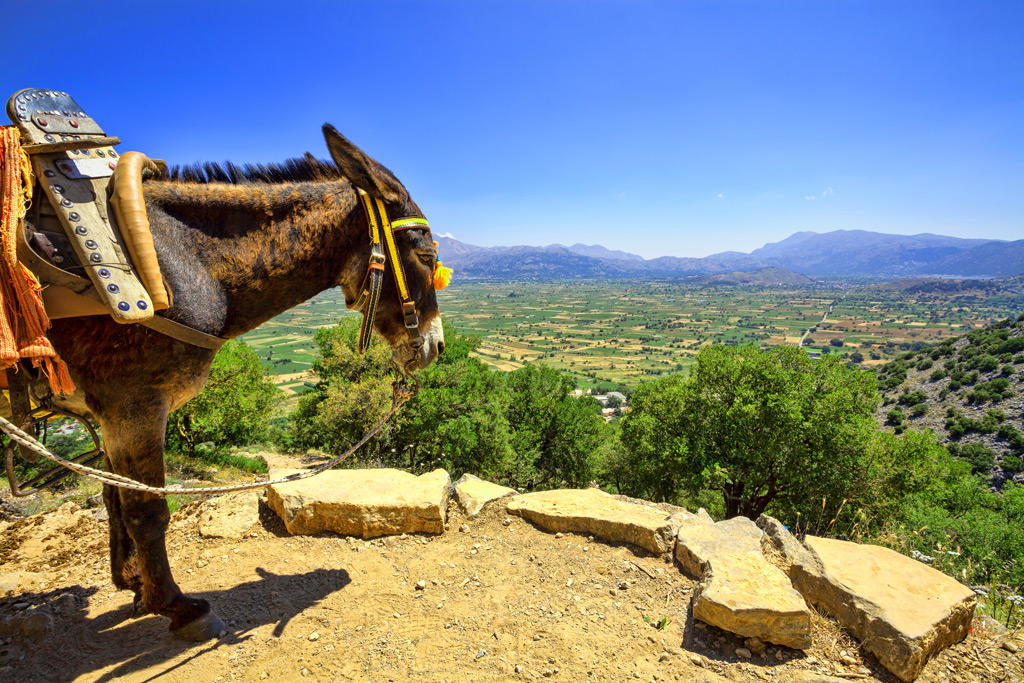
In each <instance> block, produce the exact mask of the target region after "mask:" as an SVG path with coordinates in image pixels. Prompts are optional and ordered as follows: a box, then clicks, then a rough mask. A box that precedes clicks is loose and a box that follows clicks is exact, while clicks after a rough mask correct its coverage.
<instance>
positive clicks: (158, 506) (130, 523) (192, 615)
mask: <svg viewBox="0 0 1024 683" xmlns="http://www.w3.org/2000/svg"><path fill="white" fill-rule="evenodd" d="M121 502H122V506H123V510H124V520H125V524H126V526H127V527H128V532H129V533H130V534H131V536H132V539H133V540H134V541H135V550H136V560H137V562H138V564H139V573H140V574H141V576H142V604H143V605H144V606H145V607H146V609H147V610H149V611H150V612H152V613H154V614H160V615H163V616H165V617H169V618H170V620H171V626H170V628H171V631H173V632H174V633H175V635H177V636H178V637H180V638H183V639H185V640H207V639H209V638H214V637H216V636H217V635H218V634H219V633H220V631H221V630H222V629H223V628H224V623H223V622H222V621H221V620H220V619H218V618H217V616H216V615H215V614H214V613H213V610H212V609H211V608H210V603H209V602H207V601H206V600H202V599H196V598H189V597H187V596H185V595H184V594H183V593H182V592H181V589H180V588H178V584H176V583H175V582H174V578H173V577H172V576H171V565H170V563H169V562H168V560H167V549H166V545H165V534H166V530H167V522H168V520H169V519H170V513H169V512H168V509H167V501H166V500H165V499H164V498H163V497H159V496H155V495H152V494H148V493H141V492H137V491H124V490H123V491H121Z"/></svg>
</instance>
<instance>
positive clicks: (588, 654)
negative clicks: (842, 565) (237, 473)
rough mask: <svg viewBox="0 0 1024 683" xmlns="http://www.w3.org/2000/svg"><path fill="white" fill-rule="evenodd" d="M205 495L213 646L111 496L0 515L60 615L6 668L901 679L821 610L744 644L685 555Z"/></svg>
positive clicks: (1015, 670) (166, 674) (1, 556)
mask: <svg viewBox="0 0 1024 683" xmlns="http://www.w3.org/2000/svg"><path fill="white" fill-rule="evenodd" d="M203 505H204V503H202V502H199V503H194V504H192V505H189V506H187V507H184V508H182V509H181V510H179V511H178V512H177V513H176V514H175V515H174V517H173V519H172V523H171V528H170V530H169V537H168V550H169V553H170V557H171V564H172V567H173V568H174V572H175V577H176V579H177V581H178V583H179V584H180V585H181V587H182V589H183V590H185V591H186V592H188V593H190V594H193V595H197V596H201V597H204V598H206V599H208V600H210V602H212V603H213V605H214V608H215V610H216V611H217V613H218V615H219V616H220V617H221V618H222V619H224V621H225V622H226V623H227V625H228V626H227V629H226V632H225V633H224V635H223V636H222V637H221V638H220V639H219V640H216V641H211V642H206V643H200V644H191V643H183V642H180V641H178V640H176V639H174V638H173V637H172V636H171V635H170V633H169V632H168V631H167V624H168V621H167V620H166V619H164V618H162V617H155V616H143V617H139V618H132V617H131V604H132V595H131V593H130V592H127V591H117V590H115V589H114V587H113V585H112V584H111V582H110V579H109V577H108V573H107V568H106V557H107V549H106V527H107V524H106V522H104V521H101V520H99V519H97V518H96V515H95V512H96V511H93V510H77V506H75V505H73V504H68V505H66V506H64V507H63V508H61V509H59V510H56V511H53V512H50V513H46V514H42V515H36V516H33V517H28V518H25V519H20V520H14V521H9V522H0V578H2V577H3V576H4V575H11V573H13V572H30V573H31V574H26V575H25V576H28V577H30V578H31V581H32V583H31V586H32V587H31V588H29V589H28V590H25V589H19V590H16V591H13V592H9V593H7V594H6V596H4V597H0V620H4V619H6V622H4V621H0V624H4V623H6V624H8V625H9V624H10V623H12V622H15V621H17V620H18V619H24V617H25V615H27V614H30V613H32V612H35V613H40V614H45V615H47V616H48V617H49V620H50V621H49V626H50V629H49V631H46V629H45V625H46V618H45V617H38V618H37V619H38V620H41V622H40V621H37V623H38V624H42V626H40V628H39V629H37V631H36V632H30V633H27V634H26V633H23V632H17V633H13V634H12V633H10V629H9V628H8V632H7V633H6V634H4V632H2V631H0V681H112V680H118V681H126V682H142V681H152V680H162V681H263V680H269V681H291V680H309V681H389V682H392V681H453V682H454V681H519V680H534V679H540V678H550V679H552V680H561V681H635V680H641V681H696V682H701V681H704V682H706V683H718V682H720V681H723V680H727V681H743V682H746V681H779V682H780V683H788V682H790V681H795V682H796V681H799V682H804V683H812V682H817V683H826V682H827V681H839V680H858V679H860V680H879V681H895V679H894V678H892V677H891V676H889V675H888V674H886V673H885V672H884V670H883V669H882V668H881V667H880V666H879V665H878V664H877V662H875V661H874V660H873V658H872V657H871V656H870V655H867V654H864V653H861V652H860V651H859V650H858V648H857V645H856V643H855V641H853V640H852V639H851V638H850V637H849V636H847V635H846V634H845V633H843V632H842V631H841V629H839V628H837V627H836V626H835V625H834V624H833V623H832V622H830V621H828V620H827V619H824V618H820V617H819V618H817V619H816V620H815V631H814V647H813V649H811V650H810V651H807V652H800V651H796V650H790V649H787V648H780V647H774V646H770V645H769V646H768V648H767V650H766V651H765V652H764V654H763V655H758V654H756V653H754V654H753V655H752V656H751V657H750V658H745V657H743V656H741V655H742V654H746V653H741V654H740V655H738V654H737V653H736V650H737V648H742V647H743V646H744V643H743V641H742V640H740V639H737V638H735V637H732V636H730V635H728V634H725V633H724V632H721V631H718V630H717V629H714V628H712V627H706V626H704V625H703V624H700V623H695V622H694V621H693V619H692V617H691V616H690V600H691V596H692V594H693V589H694V587H695V583H694V582H693V581H691V580H690V579H688V578H687V577H686V576H684V575H682V574H681V573H680V571H679V570H678V568H677V567H675V566H674V565H673V564H671V563H669V562H666V561H665V560H663V559H661V558H658V557H654V556H651V555H650V554H648V553H646V552H645V551H642V550H639V549H637V548H633V547H630V546H625V545H615V544H607V543H604V542H602V541H600V540H598V539H592V538H589V537H586V536H580V535H576V534H564V535H563V534H557V535H556V534H552V533H548V532H546V531H543V530H541V529H538V528H536V527H534V526H533V525H531V524H530V523H528V522H526V521H524V520H522V519H520V518H518V517H507V516H506V514H505V512H504V510H503V509H501V508H500V507H494V506H493V505H492V506H491V507H489V508H485V510H484V512H483V513H482V514H481V516H480V517H478V518H475V519H465V518H464V517H463V516H462V514H461V513H460V512H459V511H458V509H457V507H456V506H455V505H454V503H453V504H452V505H451V507H450V510H449V515H450V516H449V525H448V526H449V529H448V531H446V532H445V533H444V534H443V535H440V536H434V535H427V534H418V535H408V536H394V537H385V538H379V539H374V540H362V539H354V538H345V537H339V536H337V535H333V534H323V535H319V536H308V537H293V536H290V535H289V534H288V533H287V532H286V531H285V529H284V525H283V524H282V523H281V522H280V520H279V519H278V518H277V517H276V515H275V514H274V513H273V512H271V511H270V510H269V508H267V507H266V505H265V503H261V515H260V517H261V520H260V523H259V524H257V525H255V526H254V527H253V528H252V529H251V530H250V531H249V532H248V535H247V536H246V537H245V538H243V539H242V540H224V539H210V538H204V537H201V536H200V535H199V534H198V531H197V528H196V519H197V518H198V515H199V512H200V511H201V509H202V507H203ZM463 524H465V525H468V527H462V525H463ZM460 527H462V530H460ZM418 582H423V583H422V584H421V585H417V584H418ZM421 586H422V587H421ZM0 595H3V594H2V593H0ZM662 620H665V621H662ZM659 625H661V626H663V627H662V628H659ZM44 631H45V632H44ZM1011 635H1012V634H1009V635H1008V634H1005V633H999V629H998V626H993V625H991V624H988V623H986V622H985V621H983V620H981V619H976V621H975V628H974V630H973V631H972V633H971V634H970V636H969V637H968V638H967V640H966V641H964V642H963V643H960V644H959V645H956V646H954V647H953V648H950V649H949V650H947V651H946V652H944V653H943V654H942V655H940V656H939V657H937V658H936V659H934V660H933V661H932V662H931V663H930V664H929V665H928V667H927V668H926V669H925V673H924V674H923V675H922V677H921V678H920V679H919V680H921V681H927V682H929V683H930V682H932V681H934V682H945V681H950V682H968V681H986V682H987V681H992V682H996V681H998V682H1002V681H1007V682H1012V681H1016V682H1017V683H1020V681H1022V680H1024V667H1022V659H1021V656H1022V653H1024V640H1017V641H1015V642H1016V644H1017V646H1019V648H1020V649H1019V651H1018V653H1016V654H1013V653H1011V652H1010V651H1009V650H1008V649H1006V648H1004V647H1003V642H1004V641H1006V640H1007V639H1008V638H1009V639H1011V640H1012V638H1011ZM1017 636H1018V637H1020V634H1017ZM1009 647H1010V649H1012V648H1013V645H1012V644H1011V645H1010V646H1009ZM754 649H755V650H756V648H754ZM822 674H828V675H831V676H836V677H837V678H834V679H829V678H822V677H821V675H822Z"/></svg>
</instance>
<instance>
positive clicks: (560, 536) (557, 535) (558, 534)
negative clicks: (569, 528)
mask: <svg viewBox="0 0 1024 683" xmlns="http://www.w3.org/2000/svg"><path fill="white" fill-rule="evenodd" d="M564 537H565V534H563V533H562V532H561V531H559V532H558V533H557V534H555V538H564Z"/></svg>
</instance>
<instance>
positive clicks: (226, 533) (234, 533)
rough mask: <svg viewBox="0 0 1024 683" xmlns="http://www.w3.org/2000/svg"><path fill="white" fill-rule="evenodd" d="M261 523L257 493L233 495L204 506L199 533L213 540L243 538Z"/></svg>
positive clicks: (220, 497)
mask: <svg viewBox="0 0 1024 683" xmlns="http://www.w3.org/2000/svg"><path fill="white" fill-rule="evenodd" d="M259 521H260V503H259V497H258V496H257V495H256V492H255V491H244V492H242V493H232V494H228V495H226V496H219V497H217V498H214V499H212V500H209V501H206V502H205V503H204V504H203V511H202V512H201V513H200V516H199V533H200V535H202V536H209V537H211V538H242V537H243V536H244V535H245V532H247V531H248V530H249V529H251V528H252V527H253V526H255V525H256V524H258V523H259Z"/></svg>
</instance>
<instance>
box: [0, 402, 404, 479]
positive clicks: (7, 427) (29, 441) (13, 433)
mask: <svg viewBox="0 0 1024 683" xmlns="http://www.w3.org/2000/svg"><path fill="white" fill-rule="evenodd" d="M414 395H415V393H414V391H408V390H401V389H398V388H396V391H395V401H394V405H392V407H391V410H389V411H388V413H387V415H385V416H384V417H382V418H381V419H380V420H378V421H377V423H376V424H375V425H373V427H371V428H370V431H368V432H367V433H366V434H365V435H364V436H363V438H362V439H360V440H359V442H358V443H357V444H356V445H355V446H352V448H350V449H348V450H347V451H345V452H344V453H342V454H341V455H338V456H335V457H333V458H331V459H330V460H328V461H327V462H325V463H323V464H322V465H317V466H316V467H315V468H313V469H311V470H307V471H305V472H296V473H295V474H289V475H288V476H286V477H280V478H278V479H274V480H272V481H257V482H253V483H251V484H233V485H231V486H203V487H199V488H182V487H180V486H165V487H156V486H147V485H146V484H142V483H140V482H137V481H135V480H134V479H130V478H128V477H123V476H121V475H119V474H114V473H113V472H106V471H104V470H98V469H95V468H93V467H87V466H86V465H80V464H78V463H74V462H71V461H69V460H65V459H63V458H61V457H60V456H58V455H54V454H53V453H51V452H50V451H49V450H48V449H47V448H46V446H44V445H43V444H41V443H39V441H37V440H36V439H35V437H33V436H31V435H29V434H27V433H26V432H24V431H23V430H21V429H19V428H18V427H17V426H16V425H14V424H13V423H12V422H11V421H9V420H7V419H5V418H3V417H0V430H2V431H3V432H4V433H5V434H7V436H9V437H10V438H11V439H12V440H13V441H15V442H16V443H18V444H21V445H22V446H25V447H27V448H29V449H31V450H33V451H35V452H36V453H38V454H39V455H41V456H43V457H44V458H47V459H48V460H52V461H53V462H55V463H57V464H59V465H62V466H63V467H66V468H67V469H69V470H71V471H72V472H77V473H78V474H81V475H84V476H86V477H90V478H92V479H95V480H97V481H99V482H100V483H103V484H107V485H108V486H116V487H117V488H122V489H130V490H132V491H142V492H144V493H154V494H157V495H161V496H166V495H170V494H176V495H181V496H195V495H200V494H209V493H231V492H234V491H245V490H247V489H258V488H263V487H264V486H270V485H271V484H283V483H287V482H292V481H299V480H301V479H309V478H310V477H314V476H316V475H318V474H320V473H321V472H325V471H327V470H329V469H331V468H332V467H334V466H335V465H337V464H338V463H340V462H342V461H343V460H345V459H346V458H348V457H349V456H350V455H352V454H353V453H355V452H356V451H357V450H359V449H360V448H362V446H363V445H364V444H366V442H367V441H369V440H370V439H371V438H372V437H373V436H374V435H376V434H377V432H379V431H380V430H381V429H382V428H383V427H384V425H385V424H386V423H387V421H388V420H390V419H391V416H392V415H394V414H395V413H397V412H398V409H399V408H401V407H402V406H403V405H404V404H405V402H406V401H408V400H409V399H411V398H412V397H413V396H414Z"/></svg>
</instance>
